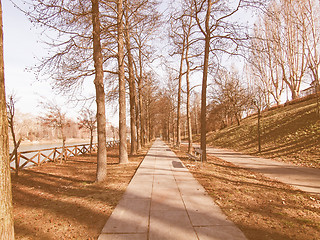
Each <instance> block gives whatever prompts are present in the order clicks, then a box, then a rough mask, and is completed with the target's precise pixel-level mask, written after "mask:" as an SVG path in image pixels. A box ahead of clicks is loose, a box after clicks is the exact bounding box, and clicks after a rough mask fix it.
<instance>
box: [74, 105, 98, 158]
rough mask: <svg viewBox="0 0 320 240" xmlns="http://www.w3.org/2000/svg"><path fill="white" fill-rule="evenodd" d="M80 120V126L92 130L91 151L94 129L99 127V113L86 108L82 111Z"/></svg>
mask: <svg viewBox="0 0 320 240" xmlns="http://www.w3.org/2000/svg"><path fill="white" fill-rule="evenodd" d="M78 121H79V128H85V129H88V130H89V132H90V152H91V150H92V144H93V134H94V131H95V130H96V129H97V115H96V113H95V111H93V110H91V109H90V108H84V109H83V110H82V111H81V112H80V116H79V117H78Z"/></svg>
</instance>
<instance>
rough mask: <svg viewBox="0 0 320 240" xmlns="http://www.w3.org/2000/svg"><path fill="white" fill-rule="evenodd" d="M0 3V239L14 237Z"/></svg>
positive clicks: (10, 239)
mask: <svg viewBox="0 0 320 240" xmlns="http://www.w3.org/2000/svg"><path fill="white" fill-rule="evenodd" d="M2 26H3V25H2V4H1V1H0V196H1V197H0V239H8V240H13V239H14V228H13V211H12V192H11V173H10V165H9V164H10V163H9V137H8V119H7V111H6V94H5V83H4V63H3V27H2Z"/></svg>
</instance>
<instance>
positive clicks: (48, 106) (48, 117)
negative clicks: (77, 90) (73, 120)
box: [40, 100, 69, 163]
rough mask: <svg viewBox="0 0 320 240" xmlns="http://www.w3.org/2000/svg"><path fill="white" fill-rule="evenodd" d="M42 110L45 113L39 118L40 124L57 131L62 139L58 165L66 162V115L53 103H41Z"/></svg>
mask: <svg viewBox="0 0 320 240" xmlns="http://www.w3.org/2000/svg"><path fill="white" fill-rule="evenodd" d="M41 106H42V108H43V109H44V110H45V111H46V112H45V113H44V114H43V115H42V116H41V117H40V120H41V122H42V123H43V124H44V125H46V126H50V127H53V128H55V129H57V131H58V132H59V133H60V137H61V139H62V154H61V155H62V156H61V158H60V163H62V161H66V150H65V145H66V140H67V137H66V134H65V132H66V127H67V126H68V124H69V123H68V119H67V118H66V113H65V112H64V111H63V110H62V108H61V107H60V106H59V105H58V104H57V103H54V102H53V101H49V100H48V101H46V102H41Z"/></svg>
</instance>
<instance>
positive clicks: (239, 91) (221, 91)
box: [214, 69, 252, 125]
mask: <svg viewBox="0 0 320 240" xmlns="http://www.w3.org/2000/svg"><path fill="white" fill-rule="evenodd" d="M214 86H215V90H214V101H215V102H216V103H217V104H219V105H220V106H223V109H224V112H225V115H226V117H230V118H231V119H232V118H234V119H236V122H237V124H238V125H240V120H241V118H242V114H243V112H244V111H245V110H246V109H247V108H249V107H250V106H251V105H252V99H251V98H252V96H251V94H250V92H249V91H248V88H246V87H244V86H242V83H241V81H240V77H239V76H238V74H237V73H236V72H235V71H234V70H233V71H230V72H228V71H226V70H222V69H220V70H219V72H218V74H217V77H216V78H215V85H214Z"/></svg>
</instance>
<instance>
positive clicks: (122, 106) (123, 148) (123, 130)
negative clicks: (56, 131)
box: [117, 0, 128, 164]
mask: <svg viewBox="0 0 320 240" xmlns="http://www.w3.org/2000/svg"><path fill="white" fill-rule="evenodd" d="M117 12H118V15H117V23H118V67H119V137H120V147H119V155H120V157H119V158H120V159H119V162H120V163H121V164H125V163H128V152H127V124H126V82H125V72H124V40H123V30H124V29H123V0H118V4H117Z"/></svg>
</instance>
